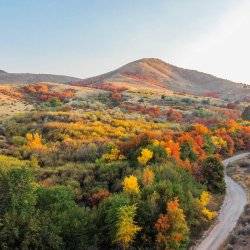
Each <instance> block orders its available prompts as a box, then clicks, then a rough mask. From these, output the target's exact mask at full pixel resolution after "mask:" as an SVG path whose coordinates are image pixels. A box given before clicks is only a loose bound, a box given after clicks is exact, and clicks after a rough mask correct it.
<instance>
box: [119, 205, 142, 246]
mask: <svg viewBox="0 0 250 250" xmlns="http://www.w3.org/2000/svg"><path fill="white" fill-rule="evenodd" d="M135 212H136V206H135V205H131V206H123V207H121V208H119V211H118V221H117V224H116V228H117V232H116V237H115V242H117V243H118V244H120V245H121V246H122V247H123V248H124V249H126V248H128V247H129V246H130V244H131V243H132V242H133V240H134V237H135V235H136V234H137V233H138V232H139V231H140V230H141V228H140V227H139V226H137V225H136V224H135V222H134V217H135Z"/></svg>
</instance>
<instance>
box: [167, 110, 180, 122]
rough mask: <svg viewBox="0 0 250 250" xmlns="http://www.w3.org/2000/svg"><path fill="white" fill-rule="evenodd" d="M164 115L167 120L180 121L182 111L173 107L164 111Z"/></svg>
mask: <svg viewBox="0 0 250 250" xmlns="http://www.w3.org/2000/svg"><path fill="white" fill-rule="evenodd" d="M166 115H167V118H168V120H170V121H175V122H181V121H182V119H183V116H182V113H180V112H178V111H176V110H173V109H169V110H168V111H167V112H166Z"/></svg>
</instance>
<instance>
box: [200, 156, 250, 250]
mask: <svg viewBox="0 0 250 250" xmlns="http://www.w3.org/2000/svg"><path fill="white" fill-rule="evenodd" d="M248 154H250V153H242V154H239V155H235V156H233V157H230V158H228V159H226V160H224V161H223V164H224V165H225V166H227V165H228V164H229V163H231V162H233V161H236V160H239V159H241V158H244V157H245V156H247V155H248ZM225 181H226V187H227V189H226V195H225V200H224V202H223V205H222V207H221V210H220V213H219V216H218V221H217V223H216V224H215V226H214V227H213V228H212V230H211V231H210V232H209V233H208V235H206V237H205V238H204V240H202V242H201V243H200V244H199V245H198V246H197V247H196V248H195V249H196V250H217V249H219V247H220V246H221V245H222V244H223V243H224V241H225V240H226V238H227V237H228V236H229V233H230V232H231V231H232V230H233V228H234V227H235V225H236V223H237V221H238V219H239V217H240V215H241V213H242V212H243V209H244V206H245V205H246V203H247V197H246V193H245V191H244V189H243V188H242V187H241V186H240V185H239V184H238V183H236V182H235V181H234V180H232V179H231V178H230V177H229V176H227V175H226V177H225Z"/></svg>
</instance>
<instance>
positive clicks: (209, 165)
mask: <svg viewBox="0 0 250 250" xmlns="http://www.w3.org/2000/svg"><path fill="white" fill-rule="evenodd" d="M202 171H203V177H204V184H206V185H207V188H208V190H209V191H210V192H212V193H225V188H226V184H225V180H224V166H223V164H222V163H221V161H220V160H219V159H218V158H216V157H213V156H210V157H208V158H207V159H205V160H204V161H203V163H202Z"/></svg>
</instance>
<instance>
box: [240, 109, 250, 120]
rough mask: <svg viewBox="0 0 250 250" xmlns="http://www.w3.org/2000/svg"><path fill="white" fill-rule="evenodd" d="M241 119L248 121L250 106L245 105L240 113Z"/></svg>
mask: <svg viewBox="0 0 250 250" xmlns="http://www.w3.org/2000/svg"><path fill="white" fill-rule="evenodd" d="M241 117H242V119H243V120H247V121H250V106H247V107H246V108H245V109H244V111H243V112H242V114H241Z"/></svg>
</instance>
